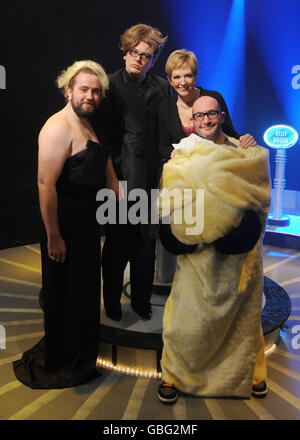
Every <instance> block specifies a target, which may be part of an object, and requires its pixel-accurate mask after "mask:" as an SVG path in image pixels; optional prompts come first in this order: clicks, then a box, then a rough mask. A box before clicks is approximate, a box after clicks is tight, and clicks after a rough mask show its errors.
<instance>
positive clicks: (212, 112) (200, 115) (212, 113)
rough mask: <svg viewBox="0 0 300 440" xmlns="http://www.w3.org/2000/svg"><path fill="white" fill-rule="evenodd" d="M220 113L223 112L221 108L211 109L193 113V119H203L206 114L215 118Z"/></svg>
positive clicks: (209, 117)
mask: <svg viewBox="0 0 300 440" xmlns="http://www.w3.org/2000/svg"><path fill="white" fill-rule="evenodd" d="M219 113H221V112H220V111H219V110H210V111H209V112H207V113H200V112H197V113H194V114H193V119H195V121H203V119H204V117H205V116H207V117H208V119H214V118H216V117H217V116H218V114H219Z"/></svg>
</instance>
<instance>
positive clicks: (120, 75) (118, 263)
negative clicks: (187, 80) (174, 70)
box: [92, 24, 171, 321]
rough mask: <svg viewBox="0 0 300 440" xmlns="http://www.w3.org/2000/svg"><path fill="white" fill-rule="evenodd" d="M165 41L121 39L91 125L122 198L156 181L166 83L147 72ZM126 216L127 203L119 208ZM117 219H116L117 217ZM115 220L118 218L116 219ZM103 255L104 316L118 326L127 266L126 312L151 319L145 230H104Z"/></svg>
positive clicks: (137, 32)
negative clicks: (116, 66) (123, 190)
mask: <svg viewBox="0 0 300 440" xmlns="http://www.w3.org/2000/svg"><path fill="white" fill-rule="evenodd" d="M166 39H167V37H164V36H163V35H162V33H161V32H160V31H159V30H158V29H156V28H154V27H152V26H148V25H145V24H137V25H135V26H132V27H131V28H129V29H127V30H126V31H125V32H124V33H123V34H122V35H121V39H120V48H121V50H122V51H123V53H124V57H123V59H124V60H125V66H124V67H123V68H122V69H120V70H118V71H117V72H115V73H113V74H111V75H110V76H109V84H110V85H109V91H108V96H107V99H106V100H105V101H103V105H102V106H100V107H101V108H100V111H99V113H98V115H97V114H96V117H95V118H93V121H92V124H93V126H94V129H95V131H96V132H97V134H98V136H99V139H101V141H102V142H103V143H104V144H106V145H109V146H110V147H111V148H112V160H113V164H114V168H115V171H116V174H117V176H118V178H119V180H121V181H126V183H127V193H129V191H131V190H133V189H137V188H140V189H143V190H145V191H146V193H147V194H148V195H149V194H150V191H151V189H153V188H157V187H158V183H159V178H160V171H161V166H160V156H159V151H158V106H159V103H160V102H161V101H162V100H163V99H164V98H166V97H168V96H169V95H170V93H171V88H170V86H169V84H168V82H167V81H166V80H165V79H163V78H160V77H158V76H156V75H154V74H152V73H151V72H150V70H151V69H152V67H153V66H154V64H155V62H156V60H157V58H158V56H159V54H160V52H161V50H162V48H163V46H164V44H165V42H166ZM125 202H126V203H127V208H126V207H125V208H124V209H125V210H126V211H127V212H128V210H129V209H130V206H131V204H130V203H132V202H130V201H127V200H126V195H125V199H124V200H123V201H122V202H120V203H119V204H118V209H123V207H124V204H125ZM117 214H118V213H117ZM117 218H118V215H117ZM105 234H106V240H105V243H104V248H103V254H102V268H103V296H104V306H105V311H106V314H107V316H108V317H109V318H111V319H113V320H115V321H119V320H120V319H121V317H122V309H121V304H120V299H121V295H122V290H123V276H124V270H125V267H126V265H127V263H128V261H129V262H130V284H131V306H132V309H133V311H134V312H135V313H136V314H137V315H138V316H139V317H140V318H142V319H144V320H149V319H150V318H151V313H152V310H151V304H150V297H151V292H152V284H153V278H154V263H155V240H154V239H153V238H151V235H150V227H149V225H146V224H130V223H129V222H128V221H127V224H108V225H106V230H105Z"/></svg>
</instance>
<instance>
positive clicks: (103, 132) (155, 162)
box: [91, 69, 171, 191]
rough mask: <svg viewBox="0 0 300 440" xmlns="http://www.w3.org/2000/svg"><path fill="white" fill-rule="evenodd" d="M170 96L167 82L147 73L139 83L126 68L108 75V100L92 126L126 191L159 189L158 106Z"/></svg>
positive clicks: (103, 103) (102, 102)
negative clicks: (108, 152) (124, 184)
mask: <svg viewBox="0 0 300 440" xmlns="http://www.w3.org/2000/svg"><path fill="white" fill-rule="evenodd" d="M170 94H171V87H170V85H169V83H168V81H166V80H165V79H163V78H160V77H158V76H156V75H153V74H152V73H150V72H149V73H148V74H147V76H146V78H145V79H144V80H143V81H141V82H137V81H136V80H135V79H134V78H133V77H132V76H131V75H130V74H129V73H128V72H127V71H126V70H125V69H121V70H118V71H117V72H115V73H113V74H111V75H109V91H108V93H107V97H106V98H105V99H103V101H101V102H100V105H99V108H98V109H97V111H96V112H95V114H94V116H93V117H92V120H91V123H92V126H93V128H94V130H95V131H96V134H97V136H98V139H99V140H100V141H101V142H102V143H103V144H105V145H108V146H109V147H111V149H112V160H113V164H114V169H115V171H116V174H117V176H118V178H119V179H120V180H126V181H127V183H128V191H130V190H131V189H134V188H143V189H145V190H146V191H149V190H150V189H151V188H157V187H158V182H159V177H160V172H161V163H160V155H159V150H158V106H159V104H160V102H161V101H162V100H163V99H165V98H166V97H168V96H170Z"/></svg>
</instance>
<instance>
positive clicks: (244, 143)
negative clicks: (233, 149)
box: [240, 133, 256, 148]
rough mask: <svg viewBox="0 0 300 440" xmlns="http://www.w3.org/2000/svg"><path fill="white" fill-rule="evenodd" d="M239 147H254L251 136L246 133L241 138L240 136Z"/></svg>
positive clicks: (253, 140)
mask: <svg viewBox="0 0 300 440" xmlns="http://www.w3.org/2000/svg"><path fill="white" fill-rule="evenodd" d="M240 145H241V148H249V147H255V145H256V141H255V139H254V137H253V136H252V135H251V134H249V133H247V134H244V135H243V136H240Z"/></svg>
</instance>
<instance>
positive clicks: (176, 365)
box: [158, 96, 270, 403]
mask: <svg viewBox="0 0 300 440" xmlns="http://www.w3.org/2000/svg"><path fill="white" fill-rule="evenodd" d="M224 116H225V114H224V113H223V112H221V111H220V108H219V104H218V102H217V101H216V100H215V99H214V98H212V97H209V96H203V97H200V98H199V99H198V100H197V101H196V102H195V103H194V106H193V122H194V126H195V130H196V133H197V135H191V136H190V137H189V138H185V139H184V140H182V141H181V143H180V144H179V147H181V148H179V149H178V150H177V152H176V155H175V157H174V158H173V159H171V160H170V161H169V162H168V163H167V164H166V165H165V166H164V170H163V190H162V191H161V194H160V197H159V200H158V206H159V211H160V215H161V216H164V215H165V214H166V213H169V215H170V225H162V227H161V229H160V238H161V241H162V243H163V244H164V245H165V246H166V247H167V248H168V250H169V251H170V252H172V253H177V254H180V253H181V254H180V255H178V257H177V270H176V273H175V277H174V281H173V285H172V290H171V294H170V296H169V298H168V300H167V302H166V306H165V311H164V318H163V342H164V349H163V353H162V360H161V368H162V379H163V381H162V384H161V385H160V387H159V392H158V394H159V399H160V400H161V401H162V402H164V403H174V402H175V401H176V400H177V390H179V391H182V392H185V393H188V394H193V395H196V396H207V397H240V398H249V397H250V395H251V393H252V395H254V396H255V397H264V396H265V395H266V392H267V389H266V384H265V377H266V365H265V359H264V345H263V335H262V330H261V325H260V317H261V301H262V290H263V265H262V240H263V235H264V229H265V224H266V218H267V214H268V209H269V204H270V177H269V161H268V151H267V150H265V149H264V148H262V147H259V146H255V147H252V148H249V149H247V150H245V149H242V148H240V145H239V141H237V140H236V139H233V138H229V137H227V136H225V135H224V133H223V132H222V122H223V121H224ZM175 189H176V191H175V192H174V191H173V194H172V196H171V197H170V194H171V192H172V190H175ZM187 189H189V190H191V194H192V196H191V197H190V199H189V200H188V201H186V200H185V201H184V203H183V202H182V200H184V199H183V197H181V196H183V193H184V190H187ZM199 189H200V190H203V191H204V200H203V199H202V200H201V197H198V195H199V194H198V195H197V190H199ZM198 193H199V192H198ZM170 201H171V203H170ZM199 204H200V205H201V207H202V212H201V215H203V221H204V223H203V230H202V228H199V227H198V226H199V224H198V225H197V224H196V223H197V220H199V219H197V218H196V216H195V225H196V226H197V227H196V226H195V225H194V226H195V227H194V229H193V225H192V224H190V220H186V218H187V216H185V215H182V221H181V222H178V221H176V215H177V214H178V211H181V214H182V213H183V211H184V210H185V209H187V207H189V208H192V209H193V212H199V209H198V208H199V206H198V208H197V205H199ZM177 218H178V216H177ZM242 224H243V226H244V230H246V232H247V231H248V232H249V237H248V239H247V241H249V243H243V239H242V238H241V236H240V235H239V233H240V229H239V225H242ZM168 228H169V229H168ZM197 229H198V231H197ZM251 230H252V232H253V233H252V232H251ZM223 237H225V238H223ZM230 237H231V239H232V240H231V239H230ZM245 245H246V247H245ZM174 246H175V248H176V249H175V250H174ZM180 247H182V249H181V250H180V251H178V249H177V248H180ZM243 247H244V248H243ZM255 390H256V391H257V392H255Z"/></svg>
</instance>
